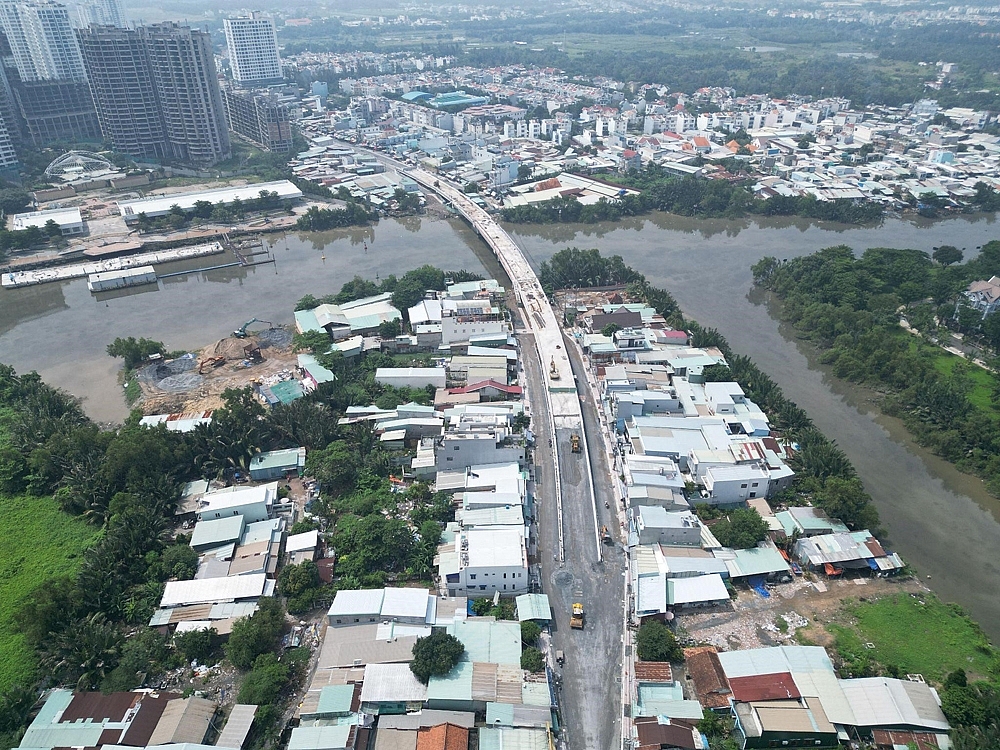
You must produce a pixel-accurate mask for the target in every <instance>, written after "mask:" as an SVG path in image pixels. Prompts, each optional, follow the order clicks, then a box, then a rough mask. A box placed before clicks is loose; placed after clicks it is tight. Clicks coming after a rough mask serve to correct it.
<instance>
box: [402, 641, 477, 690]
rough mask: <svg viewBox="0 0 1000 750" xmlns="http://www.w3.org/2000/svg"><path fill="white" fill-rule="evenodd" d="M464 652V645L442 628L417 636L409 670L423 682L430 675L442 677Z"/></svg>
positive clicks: (425, 681) (452, 667) (453, 666)
mask: <svg viewBox="0 0 1000 750" xmlns="http://www.w3.org/2000/svg"><path fill="white" fill-rule="evenodd" d="M464 653H465V646H463V645H462V642H461V641H460V640H458V638H456V637H455V636H453V635H449V634H448V633H445V632H444V631H443V630H442V631H438V632H435V633H431V634H430V635H428V636H424V637H423V638H418V639H417V642H416V643H415V644H414V645H413V661H411V662H410V671H411V672H413V674H414V675H416V677H417V679H418V680H420V681H421V682H423V683H424V684H426V683H427V681H428V680H429V679H430V678H431V677H443V676H444V675H446V674H448V673H449V672H450V671H451V670H452V669H454V668H455V665H456V664H458V662H459V660H460V659H461V658H462V654H464Z"/></svg>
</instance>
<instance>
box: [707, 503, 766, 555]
mask: <svg viewBox="0 0 1000 750" xmlns="http://www.w3.org/2000/svg"><path fill="white" fill-rule="evenodd" d="M767 531H768V528H767V521H765V520H764V519H763V518H761V517H760V513H758V512H757V511H756V510H755V509H754V508H736V509H735V510H732V511H729V512H728V513H726V515H725V516H723V517H722V518H721V519H719V520H718V521H717V522H716V523H714V524H713V525H712V533H713V534H714V535H715V538H716V539H718V540H719V543H720V544H722V546H723V547H732V548H733V549H751V548H753V547H756V546H757V543H758V542H762V541H764V540H765V539H766V538H767Z"/></svg>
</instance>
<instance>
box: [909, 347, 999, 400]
mask: <svg viewBox="0 0 1000 750" xmlns="http://www.w3.org/2000/svg"><path fill="white" fill-rule="evenodd" d="M903 335H909V334H903ZM909 344H910V349H911V350H912V351H914V352H916V353H919V354H920V355H921V356H922V357H925V358H927V359H929V360H930V361H931V364H932V365H933V366H934V369H935V370H937V371H938V372H939V373H941V374H942V375H951V373H952V371H953V370H954V369H955V366H956V365H957V364H958V363H959V362H965V361H966V360H963V359H962V358H961V357H958V356H956V355H954V354H951V353H950V352H946V351H945V350H944V349H942V348H940V347H938V346H932V345H931V344H928V343H926V342H924V341H921V340H919V339H917V337H916V336H911V337H910V342H909ZM969 365H970V367H969V379H970V380H971V381H972V390H971V391H969V403H971V404H972V405H973V406H974V407H975V408H977V409H981V410H982V411H983V412H985V413H986V414H989V415H995V414H996V408H995V407H994V406H993V382H994V379H995V378H994V375H993V374H992V373H990V372H988V371H986V370H984V369H983V368H982V367H979V366H978V365H973V364H972V363H971V362H969Z"/></svg>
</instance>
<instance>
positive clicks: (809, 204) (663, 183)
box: [501, 163, 882, 224]
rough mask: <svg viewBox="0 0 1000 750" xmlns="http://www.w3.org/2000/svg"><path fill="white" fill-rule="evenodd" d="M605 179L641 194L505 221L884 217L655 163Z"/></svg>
mask: <svg viewBox="0 0 1000 750" xmlns="http://www.w3.org/2000/svg"><path fill="white" fill-rule="evenodd" d="M607 179H609V180H612V181H614V182H617V183H619V184H621V185H623V186H628V187H633V188H636V189H638V190H640V191H641V192H640V193H639V194H638V195H625V196H623V197H621V198H618V199H614V200H607V199H603V198H602V199H601V200H600V201H599V202H598V203H594V204H589V205H583V204H581V203H579V202H578V201H577V200H576V199H574V198H572V197H568V198H563V197H560V198H553V199H552V200H548V201H543V202H541V203H533V204H531V205H524V206H514V207H511V208H505V209H504V210H503V211H502V213H501V217H502V218H503V220H504V221H509V222H511V223H513V224H529V223H531V224H552V223H556V222H571V223H577V222H583V223H594V222H598V221H615V220H618V219H621V218H624V217H626V216H639V215H640V214H644V213H646V212H648V211H652V210H657V211H669V212H670V213H674V214H679V215H681V216H700V217H704V218H712V217H726V218H740V217H743V216H748V215H758V216H805V217H807V218H810V219H818V220H823V221H837V222H841V223H845V224H868V223H871V222H875V221H878V220H879V219H881V217H882V208H881V206H880V205H878V204H876V203H871V202H855V201H851V200H835V201H819V200H816V198H814V197H812V196H801V197H796V196H773V197H771V198H768V199H766V200H764V199H761V198H756V197H754V195H753V193H752V192H750V190H749V186H748V185H746V184H743V183H739V182H737V183H732V182H728V181H726V180H706V179H700V178H695V177H677V176H674V175H671V174H669V173H668V172H666V171H665V170H664V169H663V167H661V166H659V165H657V164H652V163H651V164H649V165H648V166H647V167H646V168H645V169H644V170H642V171H641V172H633V173H629V174H626V175H616V176H607Z"/></svg>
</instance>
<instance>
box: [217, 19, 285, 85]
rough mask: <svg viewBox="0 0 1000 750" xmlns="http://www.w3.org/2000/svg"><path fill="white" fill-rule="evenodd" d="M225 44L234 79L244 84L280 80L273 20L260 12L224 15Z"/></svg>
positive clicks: (279, 61)
mask: <svg viewBox="0 0 1000 750" xmlns="http://www.w3.org/2000/svg"><path fill="white" fill-rule="evenodd" d="M223 23H224V25H225V29H226V46H227V47H228V48H229V64H230V66H231V67H232V71H233V80H235V81H236V82H237V83H239V84H241V85H244V86H253V85H259V84H263V83H270V82H274V81H280V80H281V78H282V75H281V60H280V59H279V58H278V39H277V36H276V34H275V30H274V19H273V18H271V17H270V16H266V15H263V14H261V13H251V14H250V15H249V16H241V17H239V18H227V19H225V20H224V21H223Z"/></svg>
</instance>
